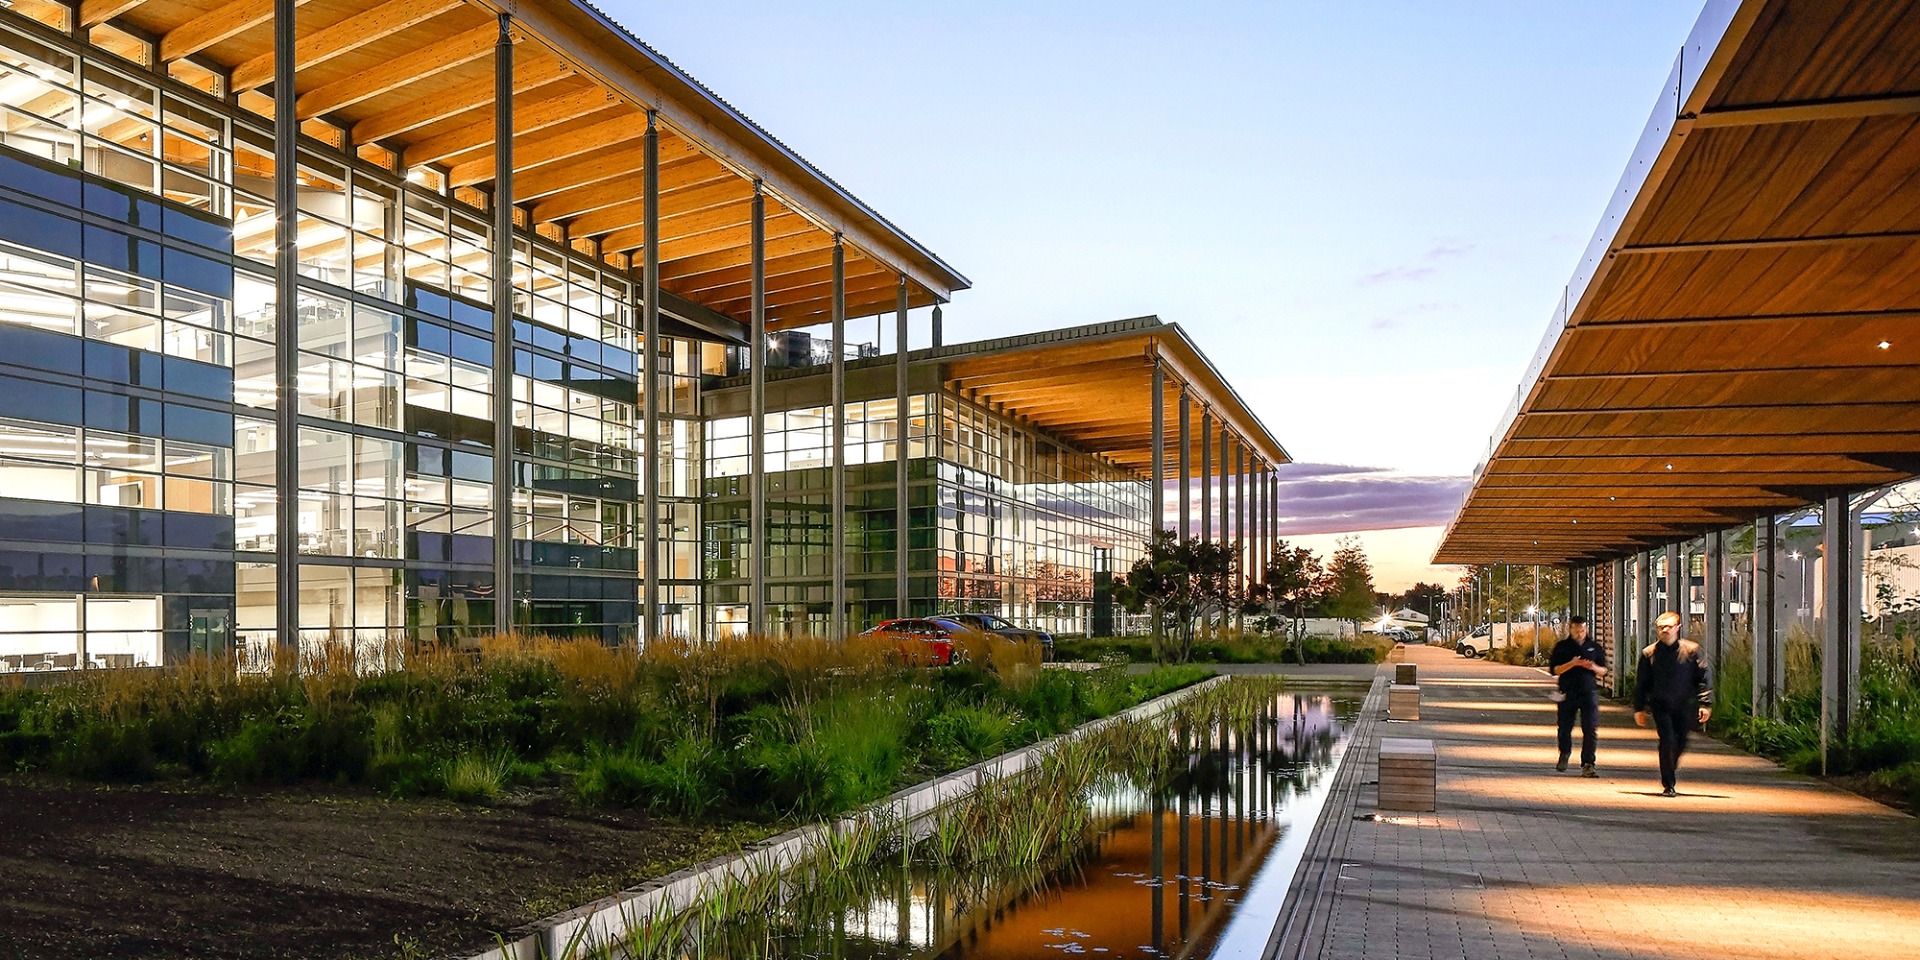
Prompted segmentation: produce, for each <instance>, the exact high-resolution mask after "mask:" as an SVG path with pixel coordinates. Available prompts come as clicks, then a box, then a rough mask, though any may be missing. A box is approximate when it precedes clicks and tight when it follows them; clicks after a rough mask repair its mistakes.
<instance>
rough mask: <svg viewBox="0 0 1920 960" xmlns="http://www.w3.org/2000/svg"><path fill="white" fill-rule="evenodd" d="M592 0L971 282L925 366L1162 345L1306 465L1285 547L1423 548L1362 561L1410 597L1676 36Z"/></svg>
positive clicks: (1320, 19) (1461, 14)
mask: <svg viewBox="0 0 1920 960" xmlns="http://www.w3.org/2000/svg"><path fill="white" fill-rule="evenodd" d="M605 6H606V9H607V11H608V12H609V13H610V14H611V15H613V16H614V17H615V18H616V19H618V20H620V21H621V22H622V23H624V24H626V25H627V26H628V27H629V28H631V29H632V30H633V31H634V32H635V33H637V34H638V35H640V36H641V37H642V38H644V39H646V40H647V41H648V42H649V43H652V44H653V45H654V46H655V47H656V48H658V49H659V50H661V51H662V52H663V53H664V54H666V55H667V56H668V57H669V58H671V59H673V60H674V61H675V62H677V63H678V64H679V65H680V66H681V67H683V68H685V69H686V70H687V71H688V72H690V73H692V74H693V75H694V76H696V77H699V78H700V79H701V80H703V81H705V82H706V83H707V84H708V85H709V86H711V87H712V88H714V90H715V91H717V92H718V93H719V94H720V95H721V96H723V97H725V98H727V99H728V100H729V101H731V102H732V103H733V104H734V105H735V106H736V107H738V108H740V109H741V110H742V111H744V112H745V113H746V114H747V115H749V116H751V117H753V118H754V119H755V120H757V121H759V122H760V123H761V124H762V125H764V126H765V127H767V128H768V129H769V130H771V131H772V132H773V133H774V134H775V135H776V136H778V137H780V138H781V139H782V140H784V141H785V142H786V143H787V144H788V145H789V146H791V147H793V148H794V149H795V150H797V151H799V152H800V153H801V154H802V155H804V156H806V157H808V158H809V159H810V160H812V161H813V162H814V163H816V164H818V165H819V166H820V167H821V168H822V169H824V170H826V171H827V172H828V174H829V175H831V176H833V177H834V178H835V179H837V180H839V181H840V182H841V183H842V184H843V185H844V186H846V187H847V188H848V189H849V190H851V191H852V192H853V193H855V194H856V195H858V196H860V197H861V198H862V199H864V200H866V201H867V202H868V203H869V204H871V205H872V206H873V207H874V208H875V209H877V210H879V211H880V212H881V213H882V214H883V215H885V216H887V217H888V218H889V219H892V220H893V221H894V222H895V223H897V224H898V225H900V226H901V227H902V228H903V229H904V230H906V231H907V232H908V233H910V234H912V235H913V236H915V237H916V238H917V239H919V240H920V241H921V242H923V243H925V244H926V245H927V246H928V247H930V248H932V249H933V250H935V251H936V252H938V253H939V254H940V255H941V256H943V257H944V258H946V259H947V260H948V262H950V263H952V264H953V265H954V266H955V267H956V268H958V269H959V270H960V271H961V272H962V273H965V274H966V275H967V276H969V277H970V278H971V279H972V280H973V281H974V289H973V290H969V291H965V292H963V293H961V294H959V295H958V296H957V297H955V299H954V303H953V304H952V305H950V306H949V308H948V309H947V311H946V314H947V321H946V322H947V330H948V334H947V338H948V340H949V341H950V342H953V341H958V340H963V339H975V338H982V337H990V336H1000V335H1005V334H1009V333H1017V332H1024V331H1029V330H1034V329H1043V328H1047V327H1058V326H1066V325H1070V324H1077V323H1090V322H1097V321H1102V320H1111V319H1115V318H1119V317H1128V316H1136V315H1139V314H1147V313H1152V314H1158V315H1159V316H1160V317H1161V318H1162V319H1164V320H1171V321H1176V322H1179V323H1180V324H1181V325H1182V326H1183V327H1185V328H1186V329H1187V330H1188V332H1189V333H1190V334H1192V335H1193V336H1194V337H1195V338H1196V339H1197V340H1198V341H1199V343H1200V345H1201V348H1202V349H1203V350H1205V351H1207V353H1208V354H1209V355H1210V356H1211V357H1212V359H1213V360H1214V362H1215V364H1216V365H1217V366H1218V367H1220V369H1221V371H1222V372H1223V373H1224V374H1225V375H1226V376H1227V378H1228V379H1229V380H1230V381H1231V382H1233V383H1234V384H1235V386H1236V387H1237V388H1238V389H1239V391H1240V393H1241V395H1242V397H1244V398H1245V399H1246V400H1247V401H1248V402H1249V403H1250V404H1251V405H1252V406H1253V407H1254V408H1255V409H1256V410H1257V411H1258V412H1259V413H1260V415H1261V416H1262V418H1263V419H1264V420H1265V421H1266V423H1267V424H1268V426H1269V427H1270V428H1271V429H1272V430H1273V431H1274V432H1275V434H1277V435H1278V436H1279V437H1280V439H1281V441H1282V442H1283V443H1284V444H1286V446H1287V448H1288V449H1289V450H1290V451H1291V452H1292V453H1293V455H1294V457H1295V458H1296V459H1297V460H1298V461H1300V462H1301V463H1303V464H1306V465H1308V466H1307V467H1305V468H1303V470H1302V472H1301V475H1300V477H1299V482H1300V486H1299V487H1297V488H1296V490H1297V491H1298V492H1299V493H1300V496H1298V497H1297V498H1296V501H1295V506H1296V507H1297V508H1298V509H1297V510H1296V511H1294V512H1295V513H1297V514H1298V516H1297V517H1295V518H1294V519H1293V522H1292V523H1291V524H1290V529H1291V530H1292V531H1293V532H1295V533H1298V534H1332V533H1338V532H1344V531H1346V530H1382V529H1391V528H1404V527H1418V528H1421V530H1422V531H1424V533H1423V532H1418V531H1405V532H1402V533H1399V534H1394V535H1390V536H1387V535H1376V537H1375V538H1370V541H1369V545H1370V547H1372V548H1373V549H1374V552H1375V560H1376V563H1377V564H1378V565H1380V566H1382V567H1383V571H1382V572H1383V574H1384V576H1383V577H1382V580H1383V585H1384V584H1393V585H1398V583H1399V582H1401V581H1405V580H1408V579H1410V578H1411V577H1413V576H1418V575H1423V574H1424V575H1428V576H1432V575H1434V574H1435V573H1436V572H1435V571H1426V570H1424V569H1423V563H1424V560H1425V556H1424V555H1423V553H1424V551H1430V550H1431V547H1432V541H1433V537H1434V533H1435V531H1433V530H1432V529H1431V528H1432V526H1433V525H1434V524H1438V523H1444V522H1445V520H1446V519H1447V517H1448V516H1450V514H1451V507H1452V505H1453V504H1454V503H1457V499H1458V496H1459V493H1460V491H1462V490H1464V476H1465V475H1466V474H1467V473H1468V472H1469V471H1470V470H1471V469H1472V467H1473V465H1474V463H1475V462H1476V460H1477V459H1478V457H1479V454H1480V453H1481V452H1482V451H1484V449H1485V445H1486V439H1487V434H1488V432H1489V431H1490V430H1491V429H1492V428H1493V425H1494V421H1495V419H1496V417H1497V416H1498V415H1499V413H1500V411H1501V410H1502V409H1504V407H1505V405H1506V403H1507V401H1508V399H1509V398H1510V397H1511V396H1512V392H1513V389H1514V386H1515V384H1516V382H1517V380H1518V379H1519V376H1520V374H1521V373H1522V371H1523V369H1524V367H1525V363H1526V360H1527V358H1528V357H1529V356H1530V355H1531V354H1532V352H1533V350H1534V348H1535V347H1536V346H1537V345H1538V343H1539V340H1540V336H1541V333H1542V331H1543V330H1544V329H1545V326H1546V322H1547V318H1548V316H1549V314H1550V313H1551V311H1552V307H1553V305H1554V303H1555V299H1556V297H1557V296H1558V293H1559V290H1560V288H1561V286H1562V284H1563V283H1564V282H1565V281H1566V279H1567V276H1568V275H1569V274H1570V273H1571V272H1572V268H1573V265H1574V263H1575V260H1576V259H1577V256H1578V253H1579V251H1580V249H1581V247H1582V246H1584V244H1585V243H1586V240H1587V237H1588V236H1589V235H1590V234H1591V232H1592V230H1593V227H1594V225H1595V223H1596V222H1597V221H1598V219H1599V216H1600V213H1601V210H1602V208H1603V206H1604V205H1605V202H1606V198H1607V195H1608V192H1609V191H1610V190H1611V189H1612V187H1613V186H1614V183H1615V182H1616V181H1617V180H1618V178H1619V175H1620V172H1621V170H1622V168H1623V167H1624V165H1625V162H1626V158H1627V155H1628V153H1629V152H1630V150H1631V148H1632V145H1633V142H1634V140H1635V138H1636V137H1637V136H1638V135H1639V132H1640V129H1641V126H1642V125H1643V124H1644V122H1645V120H1646V117H1647V114H1648V112H1649V111H1650V110H1651V109H1652V105H1653V101H1654V97H1655V94H1656V91H1657V89H1658V87H1659V85H1660V84H1661V82H1662V81H1663V80H1664V79H1665V77H1666V74H1667V69H1668V67H1669V66H1670V65H1671V63H1672V61H1673V57H1674V55H1675V53H1676V52H1677V51H1678V49H1679V46H1680V44H1681V42H1682V41H1683V40H1684V39H1685V36H1686V33H1687V30H1688V28H1689V27H1690V26H1691V25H1692V23H1693V20H1694V18H1695V16H1696V15H1697V13H1698V6H1697V4H1694V3H1690V2H1673V0H1660V2H1655V0H1612V2H1608V3H1600V4H1582V3H1569V2H1532V3H1520V2H1507V3H1502V2H1474V3H1465V2H1455V3H1446V2H1438V0H1427V2H1369V0H1349V2H1344V3H1335V2H1311V3H1309V2H1292V0H1282V2H1271V3H1229V2H1213V3H1208V2H1198V3H1185V4H1168V3H1137V2H1110V3H1101V4H1091V3H1087V4H1064V3H1052V4H1048V3H1032V2H1027V3H989V2H962V0H949V2H945V3H909V4H902V3H897V2H896V3H877V2H857V3H834V4H825V3H815V4H794V3H790V2H788V3H774V2H747V0H736V2H726V0H708V2H703V3H699V4H658V3H649V4H641V3H636V2H634V0H605ZM1337 467H1349V468H1365V469H1352V470H1345V471H1342V470H1339V469H1336V468H1337ZM1449 478H1451V479H1449ZM1330 484H1344V486H1330ZM1375 539H1377V540H1378V544H1377V545H1376V544H1375V543H1374V540H1375ZM1387 554H1391V556H1389V555H1387Z"/></svg>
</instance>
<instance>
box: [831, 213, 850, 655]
mask: <svg viewBox="0 0 1920 960" xmlns="http://www.w3.org/2000/svg"><path fill="white" fill-rule="evenodd" d="M832 335H833V361H832V366H831V367H830V368H829V369H830V373H829V375H828V379H829V380H830V381H831V385H830V386H829V387H828V401H827V402H828V404H829V405H831V406H832V407H833V439H832V446H833V462H832V464H831V465H830V466H829V467H828V468H827V469H829V470H831V471H832V474H833V475H832V478H831V482H832V485H833V494H832V497H833V506H832V509H831V511H830V515H829V519H828V523H829V524H830V525H831V531H832V532H831V533H830V534H829V542H830V544H831V545H830V547H829V549H831V550H832V551H833V559H832V567H833V614H832V616H830V617H829V618H828V636H829V637H831V638H832V639H834V640H845V639H846V638H847V636H848V634H849V633H850V632H851V631H849V630H848V629H847V247H846V243H845V241H844V240H843V239H842V238H841V236H840V235H839V234H837V233H836V234H834V235H833V334H832Z"/></svg>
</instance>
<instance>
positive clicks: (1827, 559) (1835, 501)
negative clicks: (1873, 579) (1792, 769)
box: [1820, 493, 1861, 773]
mask: <svg viewBox="0 0 1920 960" xmlns="http://www.w3.org/2000/svg"><path fill="white" fill-rule="evenodd" d="M1820 533H1821V549H1822V551H1823V552H1824V553H1825V556H1824V557H1823V558H1822V562H1821V588H1822V589H1821V594H1822V595H1821V598H1820V599H1821V604H1820V605H1821V607H1822V608H1823V609H1822V610H1821V617H1820V619H1821V626H1820V756H1821V763H1822V770H1821V772H1823V773H1830V772H1833V771H1834V770H1837V769H1839V768H1840V764H1839V763H1838V761H1839V760H1840V759H1841V758H1842V753H1843V751H1844V750H1845V748H1846V744H1847V739H1848V735H1849V734H1851V733H1852V731H1853V719H1854V714H1855V713H1856V712H1857V711H1858V710H1859V707H1860V599H1861V598H1860V578H1859V577H1858V576H1857V575H1856V574H1855V571H1856V570H1857V569H1858V567H1859V563H1860V514H1859V512H1858V511H1856V510H1854V508H1853V498H1852V497H1851V496H1850V495H1848V494H1844V493H1843V494H1840V495H1838V496H1832V497H1828V498H1827V500H1826V508H1825V509H1824V510H1823V511H1822V517H1821V524H1820Z"/></svg>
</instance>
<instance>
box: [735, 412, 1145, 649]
mask: <svg viewBox="0 0 1920 960" xmlns="http://www.w3.org/2000/svg"><path fill="white" fill-rule="evenodd" d="M910 403H911V406H910V407H909V411H908V418H909V419H908V422H909V428H908V436H907V456H908V457H909V459H910V463H909V465H908V477H909V487H908V496H909V502H908V510H909V521H908V523H909V526H908V538H907V549H908V564H909V566H908V570H909V577H908V585H909V586H908V589H909V590H910V594H909V603H908V606H907V611H908V615H911V616H926V615H930V614H934V613H941V612H962V611H977V612H990V613H997V614H1000V615H1002V616H1006V617H1008V618H1010V619H1014V620H1016V621H1019V622H1021V623H1026V624H1031V625H1034V626H1039V627H1042V628H1044V629H1048V630H1054V631H1059V632H1064V633H1084V632H1086V631H1087V630H1088V629H1090V627H1091V621H1092V609H1093V602H1094V573H1095V572H1096V570H1097V569H1099V565H1100V564H1101V563H1111V564H1112V566H1111V567H1110V568H1109V569H1115V570H1124V569H1125V568H1126V567H1127V566H1130V565H1131V564H1132V563H1133V561H1134V559H1136V558H1137V557H1138V556H1139V555H1140V551H1141V545H1142V543H1143V542H1144V541H1145V539H1146V536H1147V533H1148V530H1149V529H1150V521H1149V511H1150V509H1151V497H1150V495H1149V494H1150V492H1149V491H1148V489H1147V484H1145V483H1143V482H1141V481H1140V480H1138V479H1137V478H1134V477H1133V476H1132V475H1131V474H1129V473H1128V472H1127V471H1125V470H1123V469H1121V468H1120V467H1117V466H1115V465H1113V464H1111V463H1109V462H1107V461H1105V460H1103V459H1101V458H1099V457H1096V456H1093V455H1089V454H1085V453H1081V452H1079V451H1076V450H1073V449H1072V448H1070V447H1068V446H1066V445H1065V444H1062V443H1060V442H1059V441H1057V440H1055V439H1053V438H1050V437H1047V436H1046V435H1044V434H1042V433H1041V432H1039V431H1036V430H1034V429H1033V428H1032V427H1030V426H1027V425H1024V424H1021V423H1019V422H1017V421H1015V420H1012V419H1011V418H1008V417H1005V416H1002V415H1000V414H996V413H993V412H991V411H988V410H986V409H985V408H982V407H979V406H977V405H974V404H971V403H968V402H966V401H963V400H961V399H959V398H958V397H955V396H952V395H947V394H936V395H921V396H916V397H912V398H911V399H910ZM894 404H895V402H894V400H893V399H891V398H888V399H883V400H867V401H856V402H853V403H849V404H847V406H846V424H847V425H846V435H847V444H846V456H847V513H846V515H845V516H844V517H843V518H842V521H843V523H844V524H845V529H846V543H847V571H848V573H847V596H848V603H849V622H850V623H851V624H852V625H853V626H854V627H855V628H862V627H865V626H868V625H871V624H873V623H877V622H879V621H881V620H884V619H888V618H891V617H894V616H898V615H899V613H898V611H899V609H900V608H899V606H898V604H897V602H896V598H895V595H894V576H893V574H894V570H895V566H894V564H895V556H896V551H897V550H898V548H899V538H898V537H897V536H896V529H895V473H894V466H893V463H894V457H895V456H896V455H897V450H898V446H899V445H898V442H897V437H896V429H897V427H896V421H895V416H894V410H895V405H894ZM828 412H829V409H828V408H826V407H807V408H800V409H795V410H785V411H778V412H773V413H769V414H768V415H767V418H766V431H767V449H766V470H767V496H768V503H767V514H768V531H767V584H768V596H769V601H768V607H767V609H768V620H769V630H770V631H771V632H773V633H776V634H798V633H813V634H823V633H824V632H825V631H826V630H827V627H828V623H829V619H830V615H831V603H832V596H831V590H832V583H831V577H832V564H831V553H830V545H831V543H832V539H831V538H832V526H831V523H832V516H831V498H832V489H831V482H832V481H831V474H830V471H829V468H830V467H831V465H832V453H833V451H832V449H831V447H830V444H829V442H828V438H829V436H830V434H831V429H832V427H831V422H830V420H829V418H828ZM747 423H748V420H747V418H746V417H739V416H735V417H720V418H715V419H714V420H712V421H710V422H709V423H708V425H707V450H708V468H707V469H708V480H707V490H708V496H709V500H708V510H707V550H708V555H707V556H708V559H707V574H708V577H709V578H710V580H711V586H710V588H709V589H710V596H711V621H710V622H711V629H712V630H713V631H714V632H715V633H717V634H728V633H734V632H738V631H741V630H744V629H745V624H746V605H747V583H748V576H749V568H748V563H747V542H748V531H749V527H748V520H747V499H746V490H747V482H746V475H747V473H748V472H749V468H750V464H751V460H750V458H749V456H748V451H747ZM1120 626H1121V628H1122V629H1125V628H1127V627H1128V626H1130V624H1127V623H1126V622H1124V620H1123V622H1122V623H1121V624H1120Z"/></svg>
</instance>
